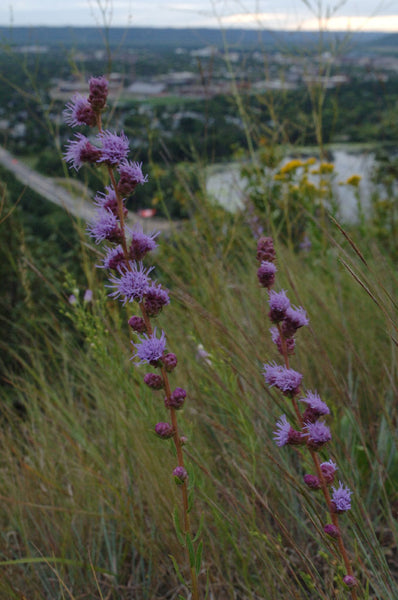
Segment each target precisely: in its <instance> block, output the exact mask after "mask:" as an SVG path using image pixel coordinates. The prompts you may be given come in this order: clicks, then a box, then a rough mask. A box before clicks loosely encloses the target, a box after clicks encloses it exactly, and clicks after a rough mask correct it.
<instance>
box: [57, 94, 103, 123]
mask: <svg viewBox="0 0 398 600" xmlns="http://www.w3.org/2000/svg"><path fill="white" fill-rule="evenodd" d="M63 115H64V121H65V123H66V124H67V125H70V126H71V127H77V126H79V125H89V126H90V127H94V125H95V124H96V122H97V119H96V116H95V112H94V111H93V109H92V106H91V104H90V103H89V101H88V100H87V98H85V97H84V96H82V95H81V94H74V95H73V96H72V99H71V101H70V102H68V104H67V105H66V108H65V110H64V111H63Z"/></svg>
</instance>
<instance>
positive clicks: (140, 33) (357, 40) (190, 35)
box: [0, 27, 397, 50]
mask: <svg viewBox="0 0 398 600" xmlns="http://www.w3.org/2000/svg"><path fill="white" fill-rule="evenodd" d="M224 36H225V39H226V41H227V43H228V45H229V46H231V47H233V48H254V47H259V46H261V47H262V48H265V49H268V50H271V49H273V50H276V49H278V50H283V49H284V48H286V49H289V50H291V49H292V48H294V47H299V48H301V49H303V48H304V47H305V48H307V49H308V50H311V49H316V47H318V46H319V41H320V40H319V33H318V32H309V31H293V32H291V31H261V32H259V31H254V30H250V29H229V30H226V31H224V32H221V31H220V30H218V29H194V28H192V29H172V28H168V29H161V28H159V29H158V28H145V27H130V28H126V29H125V28H120V27H113V28H110V30H109V43H110V45H111V46H112V47H115V46H119V45H120V44H121V45H122V47H124V48H143V47H145V48H150V47H153V48H176V47H181V48H187V49H192V48H199V47H203V46H216V47H219V48H223V47H224V41H225V40H224ZM394 36H395V38H397V35H396V34H393V35H390V34H384V35H383V34H380V33H363V32H360V33H353V34H350V35H349V37H348V36H347V34H346V33H344V32H324V33H323V34H322V40H323V46H322V47H323V48H325V45H328V44H332V45H333V43H334V42H336V41H343V40H344V39H345V38H347V40H349V46H350V47H355V46H357V45H358V44H359V45H362V47H366V45H367V44H369V43H371V42H374V41H375V40H376V39H377V41H378V45H380V42H383V39H384V38H394ZM391 43H393V42H391V41H390V42H389V44H387V45H390V44H391ZM394 43H395V44H396V43H397V40H396V39H395V42H394ZM0 44H7V45H12V46H24V45H25V46H26V45H41V46H43V45H45V46H50V47H65V46H66V47H71V46H73V47H75V48H87V47H98V46H100V47H103V44H104V41H103V32H102V31H100V30H99V29H97V28H96V27H34V28H33V27H13V28H10V27H0Z"/></svg>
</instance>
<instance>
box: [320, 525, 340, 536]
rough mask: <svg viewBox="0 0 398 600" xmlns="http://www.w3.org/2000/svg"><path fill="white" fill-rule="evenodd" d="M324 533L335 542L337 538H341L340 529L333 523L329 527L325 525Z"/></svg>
mask: <svg viewBox="0 0 398 600" xmlns="http://www.w3.org/2000/svg"><path fill="white" fill-rule="evenodd" d="M323 531H324V532H325V533H327V535H330V537H332V538H333V539H335V540H337V538H338V537H340V531H339V528H338V527H336V525H333V524H332V523H328V524H327V525H325V527H324V528H323Z"/></svg>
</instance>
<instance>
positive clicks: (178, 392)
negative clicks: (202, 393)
mask: <svg viewBox="0 0 398 600" xmlns="http://www.w3.org/2000/svg"><path fill="white" fill-rule="evenodd" d="M186 396H187V393H186V391H185V390H184V389H183V388H180V387H177V388H176V389H175V390H174V391H173V392H172V394H171V396H170V397H169V398H168V397H167V396H166V398H165V399H164V405H165V407H166V408H175V409H176V410H178V409H179V408H181V407H182V406H183V405H184V402H185V398H186Z"/></svg>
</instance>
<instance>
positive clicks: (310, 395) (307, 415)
mask: <svg viewBox="0 0 398 600" xmlns="http://www.w3.org/2000/svg"><path fill="white" fill-rule="evenodd" d="M299 400H300V402H305V403H306V404H307V408H306V409H305V411H304V414H303V421H305V422H308V423H314V422H315V421H316V420H317V419H318V417H321V416H322V415H329V414H330V410H329V407H328V405H327V404H326V403H325V402H323V401H322V400H321V399H320V397H319V395H318V394H317V392H307V395H306V396H304V398H300V399H299Z"/></svg>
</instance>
